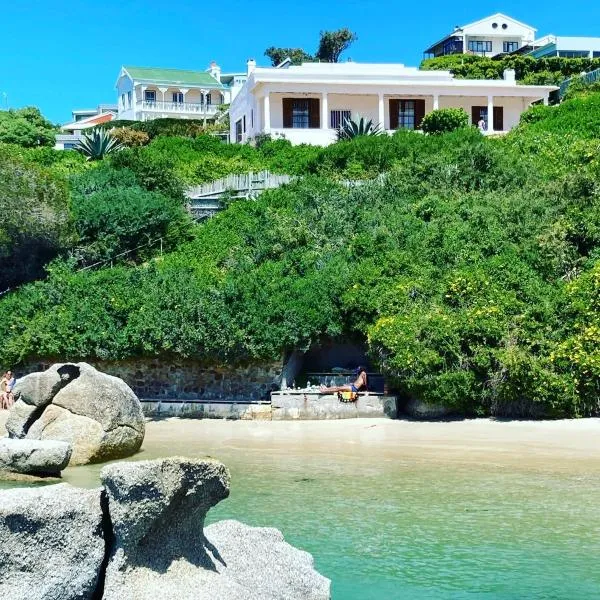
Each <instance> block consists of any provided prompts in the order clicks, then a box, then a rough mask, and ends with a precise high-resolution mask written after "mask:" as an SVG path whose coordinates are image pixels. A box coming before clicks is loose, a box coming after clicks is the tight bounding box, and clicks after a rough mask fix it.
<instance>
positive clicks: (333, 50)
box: [265, 27, 358, 67]
mask: <svg viewBox="0 0 600 600" xmlns="http://www.w3.org/2000/svg"><path fill="white" fill-rule="evenodd" d="M320 36H321V39H320V40H319V48H318V50H317V53H316V54H315V55H314V56H313V55H312V54H309V53H308V52H306V51H305V50H303V49H302V48H276V47H275V46H271V47H270V48H267V49H266V50H265V56H268V57H269V58H270V59H271V64H272V65H273V66H274V67H276V66H277V65H279V64H281V63H282V62H283V61H284V60H285V59H286V58H289V59H290V60H291V61H292V64H293V65H301V64H302V63H303V62H312V61H320V62H331V63H336V62H339V60H340V56H341V54H342V52H344V51H345V50H347V49H348V48H349V47H350V45H351V44H352V42H355V41H356V40H357V39H358V38H357V37H356V34H355V33H353V32H352V31H350V30H349V29H348V28H347V27H343V28H342V29H337V30H336V31H321V33H320Z"/></svg>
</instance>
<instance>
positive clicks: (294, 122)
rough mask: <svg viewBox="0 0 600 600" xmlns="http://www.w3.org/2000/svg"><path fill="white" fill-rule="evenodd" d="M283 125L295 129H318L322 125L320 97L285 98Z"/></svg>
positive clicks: (283, 103)
mask: <svg viewBox="0 0 600 600" xmlns="http://www.w3.org/2000/svg"><path fill="white" fill-rule="evenodd" d="M282 105H283V106H282V108H283V126H284V127H285V128H293V129H309V128H311V129H315V128H316V129H318V128H319V127H320V126H321V124H320V123H321V119H320V112H319V111H320V108H319V107H320V102H319V100H318V98H283V100H282Z"/></svg>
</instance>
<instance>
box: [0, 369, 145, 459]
mask: <svg viewBox="0 0 600 600" xmlns="http://www.w3.org/2000/svg"><path fill="white" fill-rule="evenodd" d="M15 390H16V392H15V395H17V392H18V400H17V402H15V404H14V406H13V407H12V408H11V411H10V416H9V418H8V421H7V429H8V432H9V435H10V436H11V437H26V438H27V439H34V440H59V441H64V442H68V443H70V444H71V445H72V447H73V453H72V456H71V464H73V465H80V464H87V463H92V462H102V461H106V460H112V459H115V458H123V457H126V456H131V455H132V454H134V453H135V452H137V451H138V450H139V448H140V446H141V445H142V442H143V440H144V432H145V423H144V416H143V414H142V407H141V404H140V401H139V400H138V398H137V396H136V395H135V394H134V393H133V391H132V390H131V388H130V387H129V386H128V385H127V384H126V383H125V382H124V381H123V380H121V379H119V378H118V377H113V376H111V375H106V374H105V373H101V372H100V371H98V370H96V369H95V368H94V367H92V366H91V365H88V364H87V363H77V364H73V363H67V364H60V365H53V366H52V367H50V369H48V370H47V371H44V372H43V373H32V374H31V375H27V376H25V377H23V379H22V380H20V382H19V383H18V384H17V386H15Z"/></svg>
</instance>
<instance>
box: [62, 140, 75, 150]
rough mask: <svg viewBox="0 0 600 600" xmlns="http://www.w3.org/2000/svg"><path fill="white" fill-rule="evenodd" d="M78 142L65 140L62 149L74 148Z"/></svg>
mask: <svg viewBox="0 0 600 600" xmlns="http://www.w3.org/2000/svg"><path fill="white" fill-rule="evenodd" d="M78 145H79V144H78V143H77V142H65V143H64V145H63V150H75V148H77V146H78Z"/></svg>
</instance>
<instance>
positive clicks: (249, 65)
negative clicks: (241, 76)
mask: <svg viewBox="0 0 600 600" xmlns="http://www.w3.org/2000/svg"><path fill="white" fill-rule="evenodd" d="M246 65H247V68H246V73H247V74H248V75H250V73H252V72H253V71H254V69H256V61H255V60H254V59H253V58H249V59H248V61H247V62H246Z"/></svg>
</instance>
